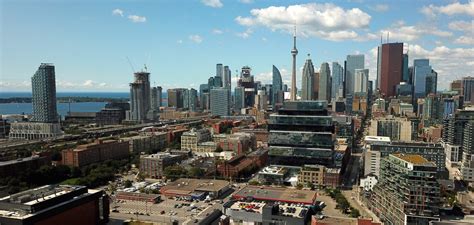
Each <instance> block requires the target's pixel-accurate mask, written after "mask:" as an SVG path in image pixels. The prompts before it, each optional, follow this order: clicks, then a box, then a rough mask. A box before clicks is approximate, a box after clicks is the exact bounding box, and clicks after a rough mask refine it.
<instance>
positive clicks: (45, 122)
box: [9, 63, 62, 140]
mask: <svg viewBox="0 0 474 225" xmlns="http://www.w3.org/2000/svg"><path fill="white" fill-rule="evenodd" d="M31 89H32V99H31V101H32V106H33V115H32V118H31V122H14V123H11V124H10V134H9V138H11V139H29V140H31V139H47V138H55V137H58V136H60V135H61V134H62V131H61V127H60V124H59V115H58V112H57V108H56V74H55V70H54V65H53V64H49V63H42V64H41V65H40V66H39V68H38V70H37V71H36V72H35V74H34V75H33V77H31Z"/></svg>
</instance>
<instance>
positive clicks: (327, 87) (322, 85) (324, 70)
mask: <svg viewBox="0 0 474 225" xmlns="http://www.w3.org/2000/svg"><path fill="white" fill-rule="evenodd" d="M318 100H327V101H328V102H330V101H331V70H330V69H329V64H328V63H323V64H321V68H320V69H319V92H318Z"/></svg>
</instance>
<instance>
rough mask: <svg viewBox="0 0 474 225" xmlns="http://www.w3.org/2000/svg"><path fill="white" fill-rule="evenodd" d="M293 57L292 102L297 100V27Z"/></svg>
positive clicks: (294, 36)
mask: <svg viewBox="0 0 474 225" xmlns="http://www.w3.org/2000/svg"><path fill="white" fill-rule="evenodd" d="M291 55H292V56H293V67H292V70H291V97H290V99H291V101H295V100H296V55H298V49H296V26H295V33H294V34H293V49H292V50H291Z"/></svg>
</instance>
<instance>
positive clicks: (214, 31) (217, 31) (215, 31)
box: [212, 29, 224, 34]
mask: <svg viewBox="0 0 474 225" xmlns="http://www.w3.org/2000/svg"><path fill="white" fill-rule="evenodd" d="M212 33H213V34H223V33H224V31H222V30H220V29H213V30H212Z"/></svg>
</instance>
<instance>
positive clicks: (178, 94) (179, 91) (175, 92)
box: [168, 88, 186, 109]
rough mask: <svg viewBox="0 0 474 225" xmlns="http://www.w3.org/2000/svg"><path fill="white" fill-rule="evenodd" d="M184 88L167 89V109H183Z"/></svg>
mask: <svg viewBox="0 0 474 225" xmlns="http://www.w3.org/2000/svg"><path fill="white" fill-rule="evenodd" d="M185 91H186V89H184V88H172V89H168V107H172V108H175V109H182V108H183V107H184V92H185Z"/></svg>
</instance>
